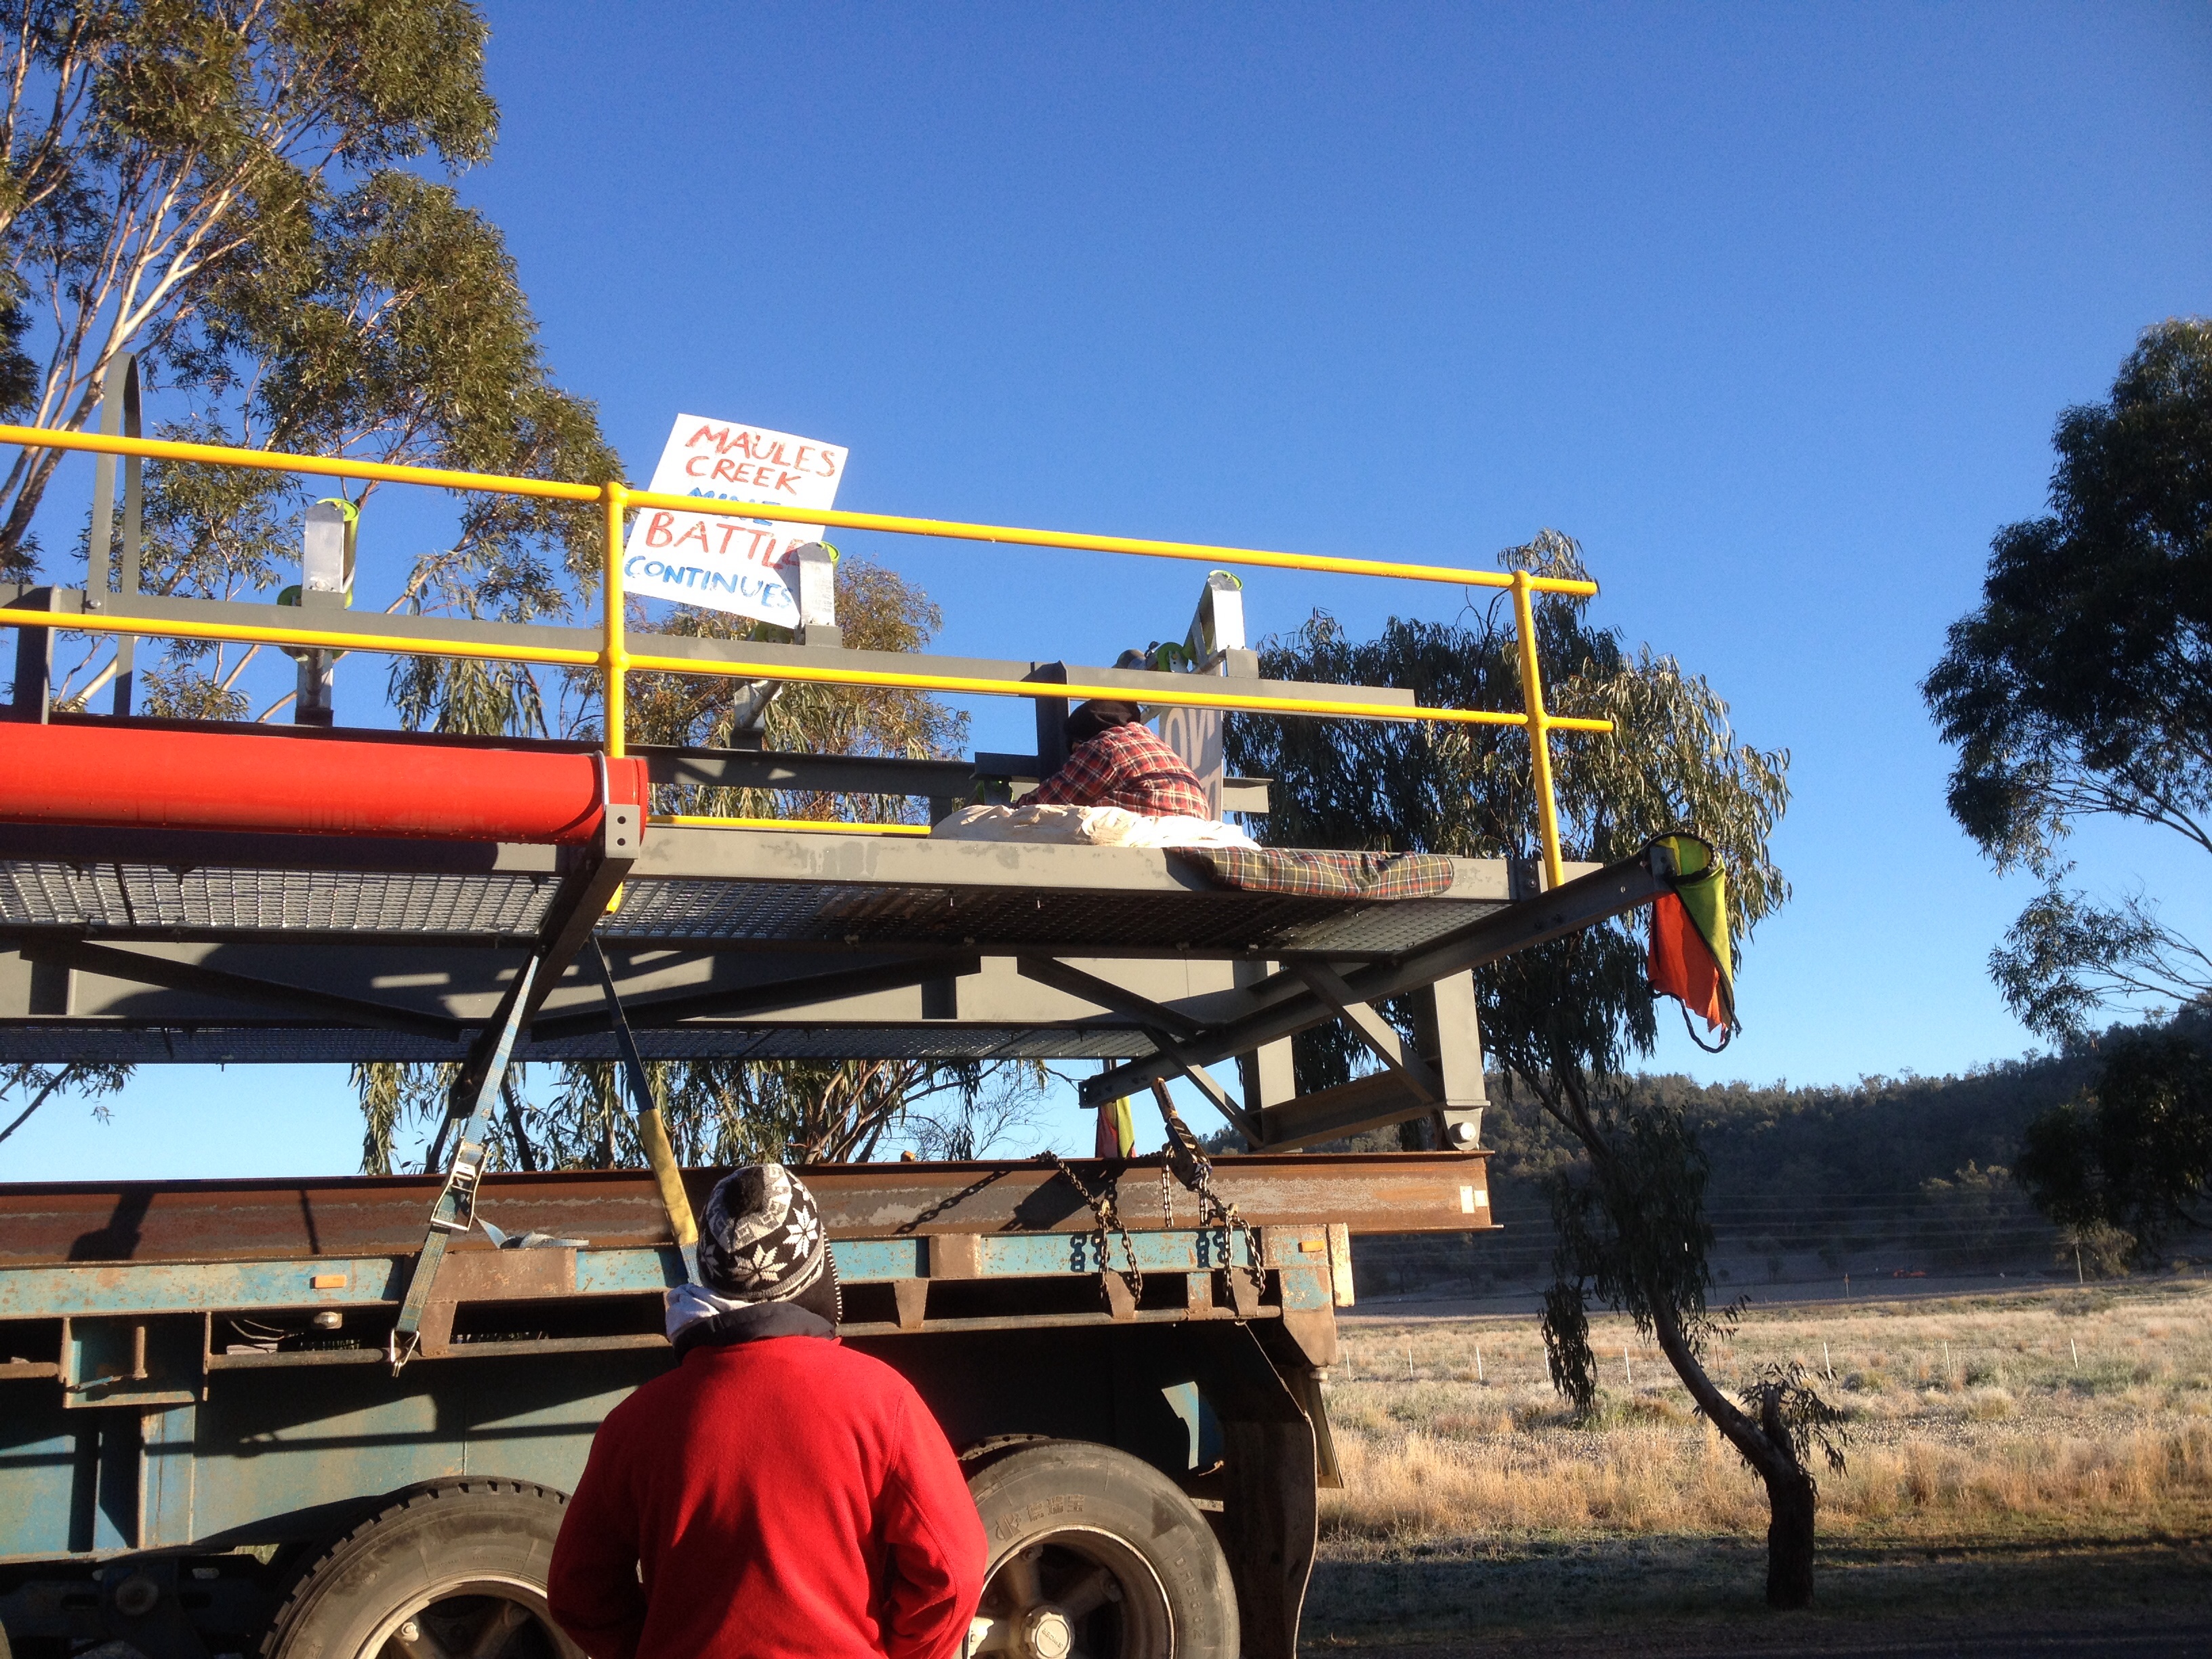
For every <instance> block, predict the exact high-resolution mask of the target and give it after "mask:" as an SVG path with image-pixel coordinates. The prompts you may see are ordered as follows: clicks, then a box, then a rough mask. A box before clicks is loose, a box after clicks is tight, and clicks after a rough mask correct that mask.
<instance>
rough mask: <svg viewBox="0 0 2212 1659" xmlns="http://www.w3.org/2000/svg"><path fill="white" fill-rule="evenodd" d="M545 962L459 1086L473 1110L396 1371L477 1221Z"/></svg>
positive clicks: (400, 1337)
mask: <svg viewBox="0 0 2212 1659" xmlns="http://www.w3.org/2000/svg"><path fill="white" fill-rule="evenodd" d="M540 965H541V958H540V957H538V954H537V953H536V952H535V951H533V952H532V954H531V955H529V956H528V957H525V958H524V959H523V963H522V966H521V967H520V969H517V970H516V973H515V975H514V982H513V984H511V985H509V986H508V987H507V994H506V995H505V996H503V997H501V999H500V1002H499V1012H498V1013H497V1014H496V1015H495V1016H494V1017H493V1019H492V1023H491V1024H489V1025H488V1026H486V1027H485V1028H484V1032H483V1036H481V1037H479V1038H478V1039H477V1053H476V1054H472V1055H471V1057H470V1060H469V1064H468V1066H467V1067H466V1068H465V1070H464V1071H463V1072H462V1073H461V1077H460V1080H459V1084H458V1085H457V1086H456V1088H455V1090H454V1096H455V1098H456V1099H457V1100H458V1099H459V1098H462V1097H467V1098H468V1099H469V1111H468V1115H467V1117H466V1119H465V1121H463V1123H462V1125H461V1133H460V1136H459V1142H458V1144H457V1145H456V1146H454V1148H453V1158H452V1161H451V1162H449V1163H448V1164H447V1166H446V1184H445V1185H444V1186H443V1187H442V1188H440V1189H439V1192H438V1197H437V1201H436V1202H435V1203H434V1204H432V1205H431V1206H430V1226H429V1231H427V1232H426V1233H424V1234H423V1236H422V1253H421V1254H420V1255H417V1256H416V1258H415V1271H414V1272H413V1273H410V1274H409V1275H408V1279H407V1299H406V1300H405V1301H404V1302H403V1303H402V1304H400V1306H399V1319H398V1322H397V1323H396V1324H394V1325H393V1326H392V1336H391V1340H389V1342H388V1343H387V1344H386V1350H385V1352H386V1358H389V1359H390V1360H391V1362H392V1375H393V1376H398V1374H399V1370H400V1367H402V1366H403V1365H404V1364H406V1363H407V1362H408V1361H409V1360H410V1359H412V1358H414V1357H415V1350H416V1346H418V1345H419V1344H420V1342H421V1340H422V1316H423V1315H424V1314H425V1313H426V1312H427V1311H428V1309H429V1306H430V1287H431V1286H432V1285H434V1284H435V1283H436V1282H437V1278H438V1267H439V1264H440V1263H441V1262H442V1261H444V1260H445V1259H446V1246H447V1243H448V1242H449V1241H450V1240H451V1239H452V1238H453V1237H454V1235H456V1234H458V1233H465V1232H466V1231H468V1230H469V1229H470V1228H471V1227H472V1226H474V1225H476V1218H477V1184H478V1183H479V1182H481V1181H482V1180H483V1169H484V1154H485V1152H486V1150H487V1146H486V1139H487V1137H488V1135H489V1131H490V1128H491V1114H492V1109H493V1108H494V1107H495V1106H496V1105H497V1104H498V1103H499V1091H500V1085H501V1084H503V1083H504V1082H505V1081H506V1080H507V1062H508V1060H511V1059H512V1058H513V1054H514V1042H515V1039H516V1038H517V1037H518V1036H521V1034H522V1026H523V1021H524V1018H525V1017H526V1010H527V1008H528V1007H529V1004H530V990H531V987H532V985H533V984H534V983H536V981H537V979H538V970H539V968H540ZM456 1115H457V1116H458V1115H459V1114H456ZM448 1121H450V1120H448Z"/></svg>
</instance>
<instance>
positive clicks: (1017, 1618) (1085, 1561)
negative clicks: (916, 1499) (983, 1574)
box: [969, 1528, 1175, 1659]
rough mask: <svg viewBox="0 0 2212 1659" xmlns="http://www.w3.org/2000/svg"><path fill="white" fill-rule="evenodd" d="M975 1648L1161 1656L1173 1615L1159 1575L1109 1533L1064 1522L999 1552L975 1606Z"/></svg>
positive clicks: (1127, 1658)
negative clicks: (985, 1623) (983, 1625)
mask: <svg viewBox="0 0 2212 1659" xmlns="http://www.w3.org/2000/svg"><path fill="white" fill-rule="evenodd" d="M976 1613H977V1617H978V1620H989V1629H988V1631H987V1632H985V1631H982V1630H981V1629H980V1628H978V1630H977V1632H976V1635H977V1637H978V1638H980V1640H979V1642H978V1644H977V1645H975V1646H974V1647H972V1648H970V1649H969V1651H970V1652H971V1653H975V1654H998V1655H1004V1656H1006V1659H1167V1656H1169V1655H1170V1653H1172V1652H1173V1651H1174V1645H1175V1621H1174V1617H1173V1615H1172V1614H1171V1613H1170V1611H1169V1607H1168V1596H1167V1591H1166V1590H1165V1589H1164V1588H1163V1587H1162V1586H1161V1583H1160V1580H1159V1575H1158V1573H1156V1572H1154V1571H1152V1565H1151V1564H1150V1563H1148V1562H1147V1561H1146V1559H1145V1558H1144V1557H1143V1556H1141V1555H1139V1553H1137V1552H1136V1551H1135V1550H1134V1549H1133V1548H1131V1547H1129V1546H1128V1545H1127V1544H1126V1543H1124V1542H1123V1541H1121V1539H1119V1538H1116V1537H1115V1535H1114V1534H1111V1533H1107V1532H1097V1531H1094V1530H1091V1529H1090V1528H1067V1529H1066V1530H1063V1531H1059V1532H1050V1533H1046V1534H1042V1536H1040V1537H1036V1538H1030V1539H1025V1540H1024V1541H1023V1542H1022V1544H1021V1545H1020V1546H1019V1547H1018V1548H1016V1549H1014V1550H1012V1551H1011V1552H1010V1553H1007V1554H1006V1556H1004V1557H1003V1558H1001V1559H1000V1562H999V1564H998V1565H997V1566H996V1567H995V1568H994V1571H992V1573H991V1576H990V1578H989V1581H988V1582H987V1583H986V1584H985V1585H984V1587H983V1600H982V1602H981V1606H980V1607H978V1608H977V1609H976Z"/></svg>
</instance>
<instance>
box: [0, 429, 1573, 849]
mask: <svg viewBox="0 0 2212 1659" xmlns="http://www.w3.org/2000/svg"><path fill="white" fill-rule="evenodd" d="M0 443H14V444H21V445H22V446H24V447H27V448H46V449H64V450H77V451H88V452H91V453H95V454H109V455H137V456H143V457H144V458H146V459H149V460H164V461H177V462H185V463H191V464H193V465H212V466H239V467H247V468H251V469H253V470H255V471H266V472H294V473H306V474H309V475H311V476H316V477H338V478H360V479H374V480H376V481H378V482H380V483H410V484H425V485H428V486H431V487H433V488H435V489H454V490H469V491H474V492H477V493H479V494H492V495H522V496H528V497H532V498H534V499H537V500H541V501H574V502H576V503H579V504H582V503H586V502H592V503H597V504H598V505H599V507H601V509H602V511H603V513H604V520H603V523H604V528H605V538H606V552H605V578H604V580H605V592H604V593H603V594H602V596H601V605H602V610H603V613H604V614H603V617H602V619H601V642H600V647H599V649H598V650H597V651H586V650H581V649H573V650H572V649H567V648H563V647H550V646H495V645H481V644H475V643H470V642H465V641H423V640H419V639H410V638H405V637H402V636H398V635H379V634H366V633H362V634H357V633H350V632H339V631H337V630H334V629H315V628H309V627H297V628H292V627H260V626H256V625H253V624H250V623H195V622H185V621H180V620H179V621H154V620H149V619H141V618H137V617H111V616H102V615H99V614H96V613H95V614H81V615H70V614H68V613H65V612H57V611H32V610H26V609H21V608H18V607H15V606H0V626H4V627H19V628H51V629H58V630H63V631H69V632H76V633H85V634H112V635H118V636H121V637H144V636H155V637H161V638H168V639H197V640H211V641H212V640H222V641H240V642H241V643H249V644H252V643H259V644H269V645H280V646H281V645H290V646H313V647H326V648H334V649H337V650H348V651H374V652H380V653H391V654H393V655H403V656H439V657H462V658H468V659H477V660H489V661H501V662H535V663H544V664H549V665H556V666H563V667H577V668H587V667H596V668H597V669H599V671H600V673H601V675H602V676H603V677H604V682H605V685H604V694H603V695H604V702H605V714H606V738H605V746H606V750H607V752H608V753H609V754H610V755H620V754H622V753H623V749H624V746H625V734H624V726H625V724H626V717H627V708H626V704H627V696H626V691H627V684H626V677H627V676H628V675H629V673H630V672H632V671H639V670H642V671H647V672H656V673H669V674H703V675H711V676H715V677H720V678H744V679H778V680H791V681H798V682H802V683H807V684H821V685H848V686H865V687H877V688H884V689H890V690H915V691H953V692H962V693H966V694H969V695H980V696H1012V697H1061V698H1068V699H1074V698H1085V697H1109V698H1125V697H1127V696H1129V695H1130V694H1129V692H1128V691H1127V689H1126V688H1124V687H1120V686H1102V685H1086V684H1056V683H1052V682H1047V681H1037V680H995V679H984V678H977V677H975V676H971V675H956V674H908V673H900V672H897V671H890V670H872V669H851V668H837V667H833V666H830V665H826V664H825V665H820V666H815V665H794V664H791V663H786V662H776V663H759V662H743V661H729V660H720V661H714V662H701V661H695V660H693V659H690V658H686V657H664V656H659V655H653V654H649V653H648V654H635V653H632V652H630V650H629V647H628V641H627V640H626V639H625V637H624V632H623V568H622V567H623V551H622V548H623V514H624V513H626V512H628V511H632V510H653V511H658V510H667V511H674V512H682V513H708V514H715V515H722V516H728V517H733V518H754V519H767V520H772V521H776V522H781V523H799V524H824V525H832V526H837V527H840V528H843V529H853V530H875V531H883V532H890V533H893V534H901V535H915V536H933V537H939V538H950V539H954V540H964V541H978V542H996V543H1003V544H1010V545H1014V546H1024V547H1063V548H1071V549H1075V550H1086V551H1092V552H1103V553H1125V554H1134V555H1138V556H1146V557H1152V558H1169V559H1190V560H1200V561H1204V562H1208V563H1217V564H1250V565H1261V566H1266V567H1269V568H1278V569H1291V570H1312V571H1320V572H1327V573H1331V574H1342V575H1360V576H1385V577H1394V578H1397V579H1400V580H1412V581H1433V582H1451V583H1456V584H1459V585H1462V586H1471V587H1491V588H1507V589H1510V590H1511V592H1512V594H1513V601H1514V621H1515V624H1516V632H1517V634H1518V635H1519V639H1520V643H1521V671H1522V695H1523V699H1524V712H1523V713H1522V714H1504V713H1502V712H1497V711H1492V710H1490V709H1477V708H1421V707H1419V706H1415V705H1407V704H1389V703H1383V704H1377V703H1364V702H1346V701H1343V700H1340V699H1336V698H1323V697H1297V698H1289V697H1264V696H1249V695H1243V694H1239V693H1237V692H1232V691H1228V690H1218V691H1217V690H1200V689H1197V688H1196V687H1194V688H1193V689H1191V690H1182V689H1180V688H1176V689H1173V690H1170V689H1167V688H1162V689H1160V690H1153V689H1152V688H1150V687H1147V688H1146V690H1145V691H1144V693H1143V699H1144V701H1145V702H1147V703H1152V704H1157V705H1164V706H1173V707H1179V708H1219V709H1224V710H1232V711H1239V712H1248V713H1255V714H1320V715H1331V716H1338V717H1344V718H1351V719H1358V720H1406V721H1413V722H1419V723H1425V724H1437V725H1449V726H1522V727H1525V728H1526V729H1527V730H1528V736H1529V749H1530V751H1531V759H1532V765H1533V767H1534V784H1535V793H1536V800H1537V814H1538V838H1539V840H1540V841H1541V843H1542V848H1543V858H1544V872H1545V878H1546V882H1547V885H1550V886H1554V887H1556V886H1557V885H1559V883H1560V881H1561V880H1562V878H1563V877H1564V873H1565V872H1564V866H1563V864H1562V858H1561V853H1560V848H1559V809H1558V805H1557V803H1556V801H1555V799H1554V797H1553V788H1552V765H1551V751H1550V734H1551V733H1552V732H1554V731H1561V732H1610V731H1612V730H1613V722H1612V721H1611V720H1586V719H1581V718H1576V717H1569V716H1559V715H1553V714H1547V713H1546V712H1545V709H1544V702H1543V687H1542V683H1541V677H1540V674H1539V671H1538V667H1537V662H1536V652H1535V625H1534V611H1533V607H1532V605H1531V599H1530V596H1531V595H1532V594H1535V593H1562V594H1572V595H1584V596H1587V595H1590V594H1595V592H1597V591H1598V589H1597V584H1596V583H1595V582H1592V581H1584V580H1571V579H1568V578H1565V577H1558V576H1534V575H1531V574H1529V573H1528V572H1527V571H1516V572H1513V573H1512V574H1505V573H1503V572H1499V571H1492V570H1461V569H1455V568H1450V567H1448V566H1443V565H1431V564H1405V563H1394V562H1383V561H1379V560H1372V559H1345V558H1335V557H1331V556H1323V555H1318V554H1307V553H1282V552H1274V551H1270V550H1265V549H1259V548H1237V547H1214V546H1209V545H1206V544H1202V543H1194V542H1168V541H1152V540H1146V539H1142V538H1134V537H1125V536H1089V535H1083V534H1079V533H1076V532H1066V531H1051V530H1025V529H1021V528H1018V527H1015V526H1007V525H982V524H966V523H962V522H959V521H957V520H945V519H913V518H902V517H898V516H896V515H892V514H887V513H846V512H839V511H836V510H834V509H831V508H826V507H782V506H778V505H776V504H774V503H769V502H758V501H718V500H714V499H713V498H710V497H706V496H691V495H659V494H655V493H653V492H652V491H647V490H633V489H630V488H629V486H628V485H627V484H624V483H620V482H619V481H610V482H608V483H603V484H585V483H560V482H557V481H555V480H551V479H545V478H520V477H511V476H507V475H505V474H500V473H483V472H459V471H452V470H450V469H447V468H441V467H423V466H395V465H390V464H388V463H386V462H380V461H360V460H349V459H343V458H340V457H331V456H327V455H294V454H288V453H283V452H281V451H276V450H265V449H238V448H233V447H227V446H223V445H217V444H195V443H179V442H175V441H170V440H167V439H161V438H131V437H125V436H122V435H118V434H109V433H88V432H64V431H58V430H53V429H50V428H44V427H26V426H9V425H5V424H0ZM1192 678H1197V677H1192ZM1211 683H1212V684H1215V685H1219V684H1223V682H1221V681H1219V680H1214V681H1212V682H1211ZM670 821H671V822H683V821H684V820H683V819H681V818H678V819H675V820H670ZM695 821H702V820H695ZM720 822H723V823H738V822H740V821H738V820H720ZM746 822H750V821H746ZM760 822H762V823H784V824H791V823H793V822H794V821H791V820H777V819H770V820H762V821H760ZM812 827H817V828H819V827H824V826H822V825H820V824H816V825H814V826H812ZM853 827H854V828H855V829H864V828H865V829H876V828H878V827H879V826H875V825H866V826H861V825H855V826H853Z"/></svg>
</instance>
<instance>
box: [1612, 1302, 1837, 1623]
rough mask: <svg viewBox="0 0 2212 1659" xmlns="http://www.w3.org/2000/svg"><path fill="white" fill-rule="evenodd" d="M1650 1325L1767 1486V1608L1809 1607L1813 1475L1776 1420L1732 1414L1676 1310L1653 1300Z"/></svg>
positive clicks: (1709, 1415) (1693, 1392)
mask: <svg viewBox="0 0 2212 1659" xmlns="http://www.w3.org/2000/svg"><path fill="white" fill-rule="evenodd" d="M1651 1324H1652V1333H1653V1334H1654V1335H1656V1337H1657V1338H1658V1339H1659V1349H1660V1352H1662V1353H1664V1354H1665V1355H1666V1356H1667V1359H1668V1364H1671V1365H1673V1366H1674V1373H1675V1375H1676V1376H1680V1378H1681V1379H1682V1384H1683V1386H1684V1387H1685V1388H1686V1389H1689V1391H1690V1397H1691V1398H1692V1400H1694V1401H1697V1402H1698V1406H1699V1408H1700V1409H1701V1410H1702V1411H1703V1412H1704V1413H1705V1417H1706V1419H1707V1420H1709V1421H1710V1422H1711V1424H1712V1425H1713V1426H1714V1427H1715V1428H1717V1429H1718V1430H1719V1431H1721V1434H1722V1435H1723V1437H1725V1438H1726V1439H1727V1441H1728V1443H1729V1444H1730V1445H1732V1446H1734V1447H1735V1449H1736V1450H1737V1451H1738V1452H1739V1453H1741V1455H1742V1456H1743V1460H1744V1462H1747V1463H1748V1464H1750V1465H1751V1467H1752V1468H1753V1469H1754V1470H1756V1471H1757V1472H1758V1474H1759V1479H1760V1480H1764V1481H1765V1483H1766V1504H1767V1514H1768V1517H1769V1518H1768V1520H1767V1523H1766V1605H1767V1606H1769V1607H1811V1606H1812V1605H1813V1541H1814V1520H1815V1518H1816V1514H1817V1509H1818V1503H1817V1500H1818V1489H1817V1488H1816V1487H1815V1486H1814V1481H1813V1477H1812V1475H1811V1474H1809V1473H1808V1472H1807V1471H1806V1469H1805V1468H1804V1467H1803V1466H1802V1465H1801V1464H1800V1463H1799V1462H1797V1456H1796V1450H1795V1449H1793V1448H1792V1447H1791V1445H1790V1437H1789V1433H1788V1431H1786V1430H1785V1429H1784V1427H1783V1426H1782V1425H1781V1423H1780V1422H1779V1421H1776V1422H1773V1423H1771V1424H1762V1423H1759V1422H1757V1421H1754V1420H1753V1419H1751V1418H1749V1417H1747V1416H1746V1415H1745V1414H1744V1413H1742V1412H1741V1411H1738V1410H1737V1409H1736V1407H1735V1403H1734V1402H1733V1401H1730V1400H1729V1398H1728V1396H1727V1395H1724V1394H1723V1393H1722V1392H1721V1391H1720V1389H1718V1388H1717V1387H1716V1386H1715V1385H1714V1383H1713V1380H1712V1378H1711V1377H1710V1376H1707V1375H1706V1374H1705V1367H1704V1366H1703V1365H1701V1364H1699V1363H1698V1357H1697V1355H1696V1354H1694V1353H1692V1352H1691V1351H1690V1344H1689V1340H1688V1339H1687V1337H1686V1334H1684V1332H1683V1330H1682V1327H1681V1323H1680V1321H1679V1320H1678V1319H1677V1318H1676V1317H1675V1315H1674V1310H1673V1309H1672V1308H1670V1307H1668V1306H1667V1305H1665V1304H1663V1303H1662V1302H1660V1301H1659V1300H1658V1299H1656V1298H1653V1299H1652V1320H1651Z"/></svg>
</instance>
